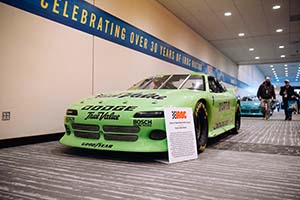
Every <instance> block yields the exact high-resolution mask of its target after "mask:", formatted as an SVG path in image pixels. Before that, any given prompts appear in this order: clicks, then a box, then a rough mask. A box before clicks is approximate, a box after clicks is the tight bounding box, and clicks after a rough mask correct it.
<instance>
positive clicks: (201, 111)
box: [194, 101, 208, 154]
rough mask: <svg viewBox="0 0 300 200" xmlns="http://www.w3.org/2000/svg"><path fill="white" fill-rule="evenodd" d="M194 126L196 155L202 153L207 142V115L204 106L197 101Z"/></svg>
mask: <svg viewBox="0 0 300 200" xmlns="http://www.w3.org/2000/svg"><path fill="white" fill-rule="evenodd" d="M194 124H195V134H196V144H197V151H198V154H199V153H202V152H203V151H204V150H205V148H206V144H207V141H208V114H207V110H206V107H205V104H204V103H203V102H201V101H199V102H198V103H197V105H196V107H195V111H194Z"/></svg>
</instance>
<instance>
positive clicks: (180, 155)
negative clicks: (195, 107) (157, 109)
mask: <svg viewBox="0 0 300 200" xmlns="http://www.w3.org/2000/svg"><path fill="white" fill-rule="evenodd" d="M164 114H165V124H166V131H167V141H168V156H169V163H175V162H181V161H186V160H191V159H197V158H198V153H197V146H196V136H195V128H194V119H193V112H192V109H191V108H165V110H164Z"/></svg>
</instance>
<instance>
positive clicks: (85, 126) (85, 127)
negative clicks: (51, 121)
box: [72, 124, 100, 131]
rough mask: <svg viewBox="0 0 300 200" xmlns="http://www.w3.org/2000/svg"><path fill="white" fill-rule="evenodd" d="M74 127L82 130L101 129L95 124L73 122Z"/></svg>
mask: <svg viewBox="0 0 300 200" xmlns="http://www.w3.org/2000/svg"><path fill="white" fill-rule="evenodd" d="M72 128H73V129H76V130H82V131H99V130H100V127H99V126H98V125H93V124H72Z"/></svg>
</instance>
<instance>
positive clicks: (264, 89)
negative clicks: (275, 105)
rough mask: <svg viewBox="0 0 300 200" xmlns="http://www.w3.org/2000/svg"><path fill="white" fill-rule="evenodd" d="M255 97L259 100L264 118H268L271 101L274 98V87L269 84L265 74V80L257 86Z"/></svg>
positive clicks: (268, 78)
mask: <svg viewBox="0 0 300 200" xmlns="http://www.w3.org/2000/svg"><path fill="white" fill-rule="evenodd" d="M257 98H258V99H259V100H260V107H261V112H262V113H263V115H264V119H269V118H270V106H271V101H275V100H276V95H275V89H274V86H273V85H272V84H271V81H270V77H269V76H266V77H265V81H264V82H263V83H262V84H261V85H260V86H259V88H258V90H257Z"/></svg>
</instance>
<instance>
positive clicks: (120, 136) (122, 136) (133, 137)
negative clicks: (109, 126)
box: [104, 134, 138, 142]
mask: <svg viewBox="0 0 300 200" xmlns="http://www.w3.org/2000/svg"><path fill="white" fill-rule="evenodd" d="M104 139H105V140H118V141H130V142H134V141H137V139H138V136H137V135H125V134H104Z"/></svg>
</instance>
